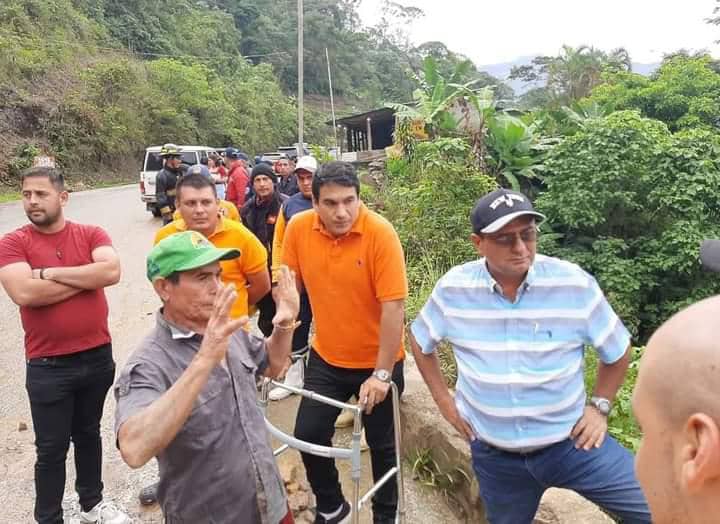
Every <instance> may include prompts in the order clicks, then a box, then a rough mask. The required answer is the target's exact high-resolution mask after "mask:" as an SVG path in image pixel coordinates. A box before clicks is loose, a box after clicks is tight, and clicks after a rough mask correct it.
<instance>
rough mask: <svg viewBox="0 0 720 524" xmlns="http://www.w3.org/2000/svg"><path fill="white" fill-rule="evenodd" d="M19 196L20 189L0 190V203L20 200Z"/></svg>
mask: <svg viewBox="0 0 720 524" xmlns="http://www.w3.org/2000/svg"><path fill="white" fill-rule="evenodd" d="M21 197H22V195H21V194H20V191H4V190H0V204H3V203H5V202H14V201H16V200H20V198H21Z"/></svg>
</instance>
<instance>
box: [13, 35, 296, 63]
mask: <svg viewBox="0 0 720 524" xmlns="http://www.w3.org/2000/svg"><path fill="white" fill-rule="evenodd" d="M0 38H10V39H13V40H15V41H17V42H21V43H22V44H23V46H24V47H30V48H33V49H44V48H46V47H48V46H47V45H46V44H48V43H50V44H56V45H57V46H62V47H71V46H74V47H79V48H87V49H88V50H91V51H100V52H107V53H117V54H125V55H131V56H132V55H139V56H150V57H159V58H195V59H203V60H217V59H218V55H209V56H204V55H189V54H173V53H152V52H149V51H130V50H129V49H125V48H124V47H117V48H115V47H102V46H98V45H95V44H93V43H82V42H73V41H68V40H58V39H52V38H43V39H42V40H37V39H35V38H33V37H30V36H25V35H17V34H9V33H6V34H4V35H3V36H2V37H0ZM239 54H240V53H239ZM279 55H286V56H290V55H291V53H290V52H288V51H273V52H271V53H261V54H254V55H243V54H240V56H241V57H242V58H263V57H266V56H279Z"/></svg>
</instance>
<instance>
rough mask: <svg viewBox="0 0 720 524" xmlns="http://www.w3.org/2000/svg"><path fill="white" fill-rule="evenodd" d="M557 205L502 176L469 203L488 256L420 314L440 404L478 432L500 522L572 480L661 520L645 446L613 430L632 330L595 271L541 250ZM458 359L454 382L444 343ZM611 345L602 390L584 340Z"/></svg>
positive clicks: (421, 355) (477, 452) (464, 269)
mask: <svg viewBox="0 0 720 524" xmlns="http://www.w3.org/2000/svg"><path fill="white" fill-rule="evenodd" d="M544 219H545V217H544V216H543V215H542V214H540V213H538V212H536V211H535V210H534V209H533V206H532V204H531V202H530V200H529V199H528V198H527V197H526V196H525V195H523V194H521V193H518V192H515V191H510V190H508V189H497V190H495V191H492V192H490V193H488V194H486V195H485V196H483V197H482V198H480V199H479V200H478V201H477V203H476V204H475V207H474V208H473V210H472V212H471V214H470V222H471V225H472V234H471V240H472V243H473V245H474V246H475V249H476V251H477V253H478V254H479V255H480V257H481V258H480V259H479V260H475V261H472V262H468V263H465V264H462V265H460V266H456V267H454V268H452V269H451V270H450V271H448V272H447V273H446V274H445V275H444V276H443V277H442V278H441V279H440V280H439V281H438V282H437V284H436V285H435V288H434V290H433V292H432V294H431V295H430V298H429V299H428V301H427V303H426V304H425V305H424V306H423V308H422V309H421V310H420V313H419V314H418V316H417V318H416V319H415V321H414V322H413V323H412V326H411V336H410V345H411V348H412V351H413V354H414V356H415V362H416V364H417V366H418V369H419V370H420V373H421V375H422V376H423V378H424V379H425V382H426V383H427V385H428V389H429V390H430V393H431V394H432V397H433V399H434V400H435V403H436V404H437V406H438V408H439V410H440V413H441V414H442V415H443V417H444V418H445V419H446V420H447V421H448V422H450V423H451V424H452V425H453V426H454V427H455V429H457V431H458V432H459V433H460V435H461V436H462V437H464V438H465V439H466V440H467V442H468V444H469V445H470V450H471V453H472V467H473V469H474V471H475V475H476V477H477V479H478V482H479V485H480V496H481V498H482V500H483V503H484V507H485V512H486V515H487V520H488V522H489V523H490V524H530V523H531V522H533V519H534V518H535V514H536V512H537V509H538V505H539V504H540V498H541V497H542V495H543V493H544V492H545V490H546V489H547V488H548V487H562V488H566V489H571V490H574V491H576V492H577V493H579V494H580V495H582V496H584V497H586V498H588V499H589V500H591V501H593V502H595V503H596V504H598V505H599V506H600V507H602V508H604V509H605V510H607V511H609V512H611V513H613V514H614V515H617V516H619V517H620V518H622V519H623V522H626V523H628V524H629V523H649V522H650V512H649V510H648V506H647V502H646V501H645V497H644V495H643V493H642V490H641V488H640V485H639V484H638V481H637V478H636V477H635V473H634V471H633V456H632V454H631V453H630V452H629V451H628V450H627V449H625V448H624V447H623V446H621V445H620V444H619V443H618V442H617V441H616V440H615V439H614V438H612V437H611V436H610V435H608V433H607V427H608V424H607V417H608V415H609V413H610V410H611V409H612V403H613V399H614V398H615V395H616V393H617V391H618V389H619V387H620V386H621V385H622V383H623V381H624V379H625V375H626V372H627V369H628V365H629V363H630V355H631V352H632V348H631V346H630V333H629V332H628V331H627V329H626V328H625V326H624V325H623V323H622V322H621V320H620V319H619V318H618V316H617V315H616V314H615V312H614V311H613V309H612V307H611V306H610V304H609V303H608V302H607V300H606V299H605V296H604V295H603V292H602V290H601V289H600V286H598V284H597V282H596V281H595V279H594V278H593V277H592V276H591V275H589V274H587V273H586V272H585V271H583V270H582V269H581V268H580V267H578V266H576V265H575V264H572V263H570V262H567V261H564V260H560V259H557V258H553V257H548V256H544V255H537V253H536V250H537V235H538V224H539V223H540V222H541V221H542V220H544ZM443 340H445V341H447V342H449V344H450V345H451V347H452V349H453V353H454V355H455V359H456V360H457V364H458V380H457V388H456V393H455V396H454V397H453V395H452V394H451V393H450V391H449V390H448V386H447V384H446V382H445V379H444V378H443V375H442V372H441V369H440V362H439V359H438V357H437V354H436V348H437V346H438V344H439V343H440V342H441V341H443ZM587 346H592V347H594V348H595V350H596V351H597V353H598V358H599V362H598V373H597V379H596V383H595V387H594V390H593V392H592V393H591V394H589V395H588V394H587V393H586V390H585V382H584V377H583V362H584V354H585V348H586V347H587Z"/></svg>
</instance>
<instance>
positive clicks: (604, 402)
mask: <svg viewBox="0 0 720 524" xmlns="http://www.w3.org/2000/svg"><path fill="white" fill-rule="evenodd" d="M589 404H590V405H591V406H593V407H594V408H595V409H597V410H598V411H599V412H600V414H601V415H605V416H606V417H607V416H608V415H609V414H610V411H611V410H612V402H610V401H609V400H608V399H606V398H602V397H590V402H589Z"/></svg>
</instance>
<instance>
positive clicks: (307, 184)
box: [268, 156, 352, 427]
mask: <svg viewBox="0 0 720 524" xmlns="http://www.w3.org/2000/svg"><path fill="white" fill-rule="evenodd" d="M317 167H318V165H317V160H315V158H313V157H312V156H304V157H302V158H301V159H300V160H299V162H298V166H297V168H296V169H295V177H296V179H297V184H298V189H299V191H298V192H297V193H295V194H294V195H293V196H291V197H290V198H289V199H288V200H287V201H286V202H285V203H284V204H283V206H282V209H281V211H280V214H279V215H278V218H277V223H276V224H275V231H274V237H273V247H272V250H271V260H272V275H273V278H275V275H276V272H277V270H278V269H279V268H280V266H281V265H282V264H281V261H282V245H283V239H284V238H285V228H286V226H287V223H288V222H289V221H290V220H291V219H292V217H293V216H295V215H297V214H298V213H301V212H303V211H307V210H309V209H312V207H313V204H312V179H313V176H315V172H316V171H317ZM298 320H299V321H300V322H302V324H300V325H299V326H298V328H297V329H296V330H295V334H294V335H293V356H294V357H295V362H294V363H293V364H292V365H291V366H290V367H289V368H288V371H287V373H286V375H285V379H284V383H285V384H287V385H289V386H293V387H296V388H302V387H303V377H304V375H305V360H304V359H303V358H298V357H300V356H302V355H305V354H307V352H308V349H309V347H310V325H311V324H312V308H311V307H310V300H309V299H308V295H307V292H306V291H305V290H302V291H301V293H300V313H299V315H298ZM290 395H291V393H290V391H288V390H287V389H283V388H274V389H273V390H272V391H270V393H269V395H268V398H269V399H270V400H282V399H284V398H286V397H288V396H290ZM341 416H342V415H341ZM345 418H347V417H345ZM350 424H352V413H350ZM340 427H342V426H340Z"/></svg>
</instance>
